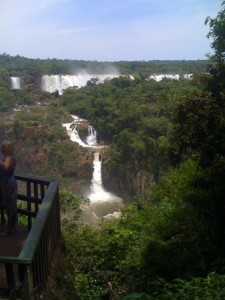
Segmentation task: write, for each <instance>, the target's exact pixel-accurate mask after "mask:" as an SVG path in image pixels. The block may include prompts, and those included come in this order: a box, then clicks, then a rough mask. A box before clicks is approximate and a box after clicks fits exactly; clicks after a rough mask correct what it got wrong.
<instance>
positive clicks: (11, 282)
mask: <svg viewBox="0 0 225 300" xmlns="http://www.w3.org/2000/svg"><path fill="white" fill-rule="evenodd" d="M5 273H6V279H7V284H8V286H9V287H10V288H12V287H15V278H14V271H13V264H8V263H6V264H5Z"/></svg>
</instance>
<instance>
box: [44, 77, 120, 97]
mask: <svg viewBox="0 0 225 300" xmlns="http://www.w3.org/2000/svg"><path fill="white" fill-rule="evenodd" d="M118 76H119V75H118V74H102V75H96V74H88V73H86V72H83V73H81V74H77V75H43V76H42V77H41V90H42V91H45V92H48V93H54V92H56V91H58V92H59V95H62V94H63V92H64V90H66V89H68V88H69V87H76V88H81V87H83V86H85V85H86V84H87V82H88V81H89V80H91V79H92V78H96V79H97V82H98V83H102V82H104V81H105V80H107V79H112V78H114V77H118Z"/></svg>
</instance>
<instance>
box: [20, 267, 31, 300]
mask: <svg viewBox="0 0 225 300" xmlns="http://www.w3.org/2000/svg"><path fill="white" fill-rule="evenodd" d="M24 267H25V273H24V277H23V281H22V287H21V299H22V300H34V288H33V275H32V271H31V268H30V267H29V266H27V265H25V266H24Z"/></svg>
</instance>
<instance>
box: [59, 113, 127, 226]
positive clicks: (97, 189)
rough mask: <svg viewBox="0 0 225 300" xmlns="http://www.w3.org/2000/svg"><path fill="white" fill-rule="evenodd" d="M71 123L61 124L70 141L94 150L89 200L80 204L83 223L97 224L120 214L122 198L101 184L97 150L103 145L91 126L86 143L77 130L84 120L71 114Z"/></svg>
mask: <svg viewBox="0 0 225 300" xmlns="http://www.w3.org/2000/svg"><path fill="white" fill-rule="evenodd" d="M72 117H73V118H74V121H73V122H72V123H66V124H63V127H65V128H66V130H67V133H68V134H69V136H70V139H71V141H74V142H76V143H78V144H79V145H80V146H82V147H88V148H89V149H93V150H94V159H93V175H92V180H91V186H90V191H89V192H88V193H87V196H86V197H87V198H88V199H89V200H90V203H89V204H88V205H82V206H81V208H82V211H83V213H82V219H83V221H84V222H85V223H91V224H95V223H96V224H97V223H98V222H99V220H101V219H102V218H105V219H110V218H115V217H118V216H120V209H121V208H122V206H123V202H122V199H121V198H119V197H117V196H116V195H114V194H112V193H110V192H107V191H106V190H105V189H104V187H103V184H102V171H101V166H102V161H101V157H100V152H99V150H100V149H101V148H103V147H104V146H99V145H97V134H96V130H95V129H94V128H93V126H88V136H87V138H86V143H85V142H83V141H82V140H81V139H80V137H79V133H78V131H77V125H78V124H80V123H82V122H86V120H84V119H81V118H78V117H76V116H72Z"/></svg>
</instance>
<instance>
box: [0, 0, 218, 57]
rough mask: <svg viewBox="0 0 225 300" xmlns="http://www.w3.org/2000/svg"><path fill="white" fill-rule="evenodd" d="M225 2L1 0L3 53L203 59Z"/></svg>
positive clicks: (194, 0) (196, 0)
mask: <svg viewBox="0 0 225 300" xmlns="http://www.w3.org/2000/svg"><path fill="white" fill-rule="evenodd" d="M222 2H223V1H222V0H38V1H37V0H0V54H3V53H6V54H9V55H12V56H15V55H20V56H24V57H28V58H40V59H46V58H50V59H51V58H57V59H77V60H91V61H93V60H96V61H110V62H113V61H134V60H138V61H149V60H198V59H206V54H207V53H212V52H213V50H212V49H211V47H210V39H208V38H207V33H208V32H209V26H208V25H205V19H206V18H207V17H208V16H210V17H211V18H215V17H216V15H217V13H218V12H219V11H221V9H222V6H221V4H222Z"/></svg>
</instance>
